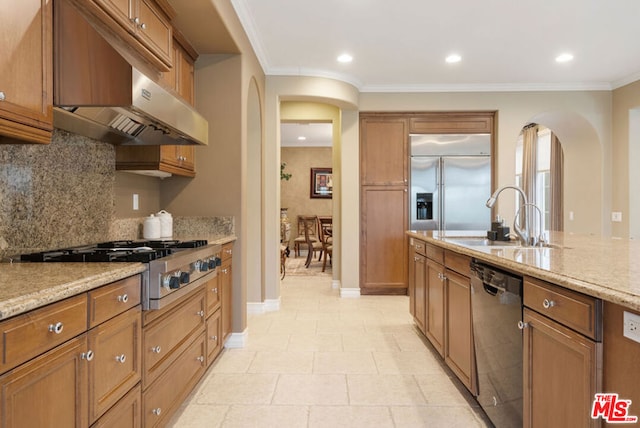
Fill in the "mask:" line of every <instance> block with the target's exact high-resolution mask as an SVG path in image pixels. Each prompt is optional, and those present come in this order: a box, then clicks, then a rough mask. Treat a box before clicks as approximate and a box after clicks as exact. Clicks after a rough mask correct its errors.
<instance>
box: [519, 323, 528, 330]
mask: <svg viewBox="0 0 640 428" xmlns="http://www.w3.org/2000/svg"><path fill="white" fill-rule="evenodd" d="M527 327H529V323H528V322H524V321H518V328H519V329H520V330H524V329H525V328H527Z"/></svg>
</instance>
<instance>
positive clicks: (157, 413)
mask: <svg viewBox="0 0 640 428" xmlns="http://www.w3.org/2000/svg"><path fill="white" fill-rule="evenodd" d="M151 413H153V414H154V415H156V416H160V413H162V409H161V408H160V407H158V408H156V409H153V410H152V411H151Z"/></svg>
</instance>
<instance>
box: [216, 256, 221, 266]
mask: <svg viewBox="0 0 640 428" xmlns="http://www.w3.org/2000/svg"><path fill="white" fill-rule="evenodd" d="M220 265H222V259H221V258H220V257H216V266H220Z"/></svg>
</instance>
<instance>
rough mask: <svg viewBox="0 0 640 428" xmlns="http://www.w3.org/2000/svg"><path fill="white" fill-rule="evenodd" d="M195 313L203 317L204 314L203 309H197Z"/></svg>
mask: <svg viewBox="0 0 640 428" xmlns="http://www.w3.org/2000/svg"><path fill="white" fill-rule="evenodd" d="M196 315H198V316H199V317H203V316H204V311H198V312H196Z"/></svg>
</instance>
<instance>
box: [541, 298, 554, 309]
mask: <svg viewBox="0 0 640 428" xmlns="http://www.w3.org/2000/svg"><path fill="white" fill-rule="evenodd" d="M555 305H556V302H554V301H553V300H549V299H544V300H543V301H542V307H543V308H545V309H549V308H551V307H553V306H555Z"/></svg>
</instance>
